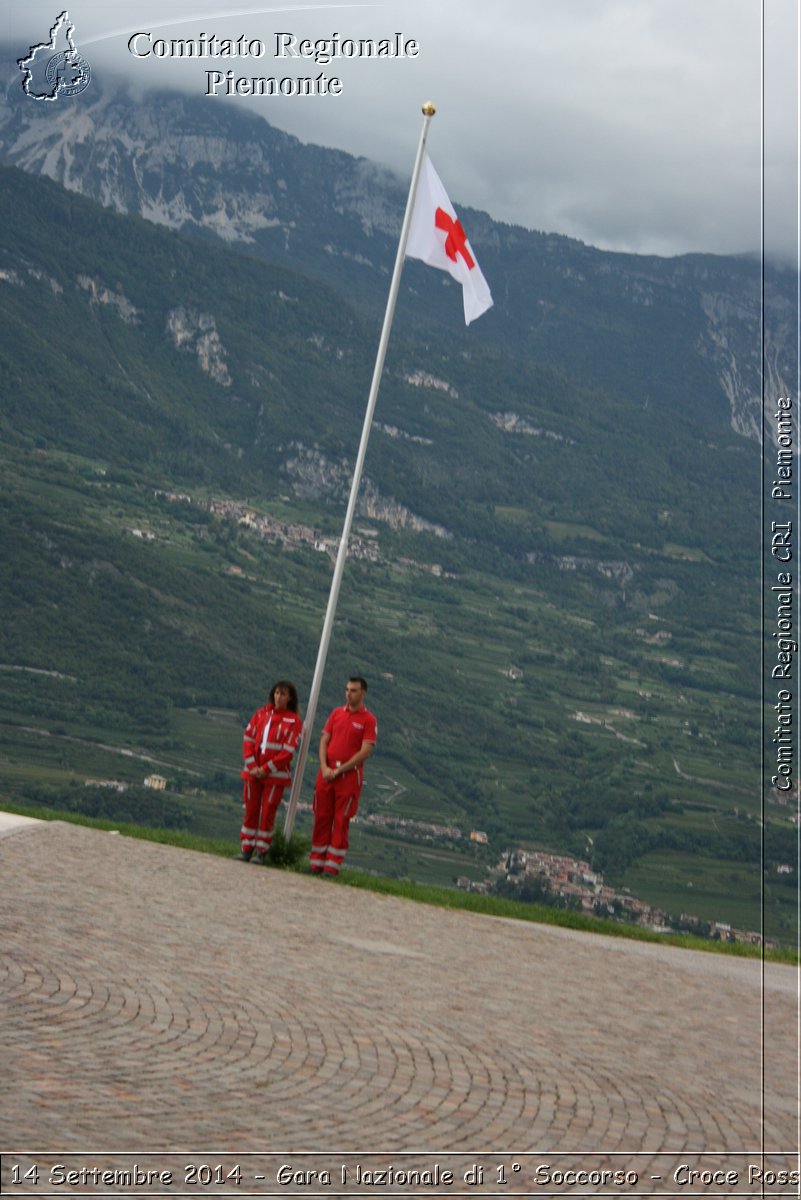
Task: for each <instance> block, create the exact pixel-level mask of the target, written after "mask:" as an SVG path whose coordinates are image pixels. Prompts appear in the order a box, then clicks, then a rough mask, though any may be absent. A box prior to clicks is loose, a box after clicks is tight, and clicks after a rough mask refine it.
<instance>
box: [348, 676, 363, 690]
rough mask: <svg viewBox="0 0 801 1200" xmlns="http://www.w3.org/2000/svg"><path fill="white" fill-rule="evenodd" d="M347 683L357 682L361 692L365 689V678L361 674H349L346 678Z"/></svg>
mask: <svg viewBox="0 0 801 1200" xmlns="http://www.w3.org/2000/svg"><path fill="white" fill-rule="evenodd" d="M348 683H358V685H359V687H360V688H361V689H362V691H363V692H366V691H367V680H366V679H365V678H364V676H363V675H351V676H350V678H349V679H348Z"/></svg>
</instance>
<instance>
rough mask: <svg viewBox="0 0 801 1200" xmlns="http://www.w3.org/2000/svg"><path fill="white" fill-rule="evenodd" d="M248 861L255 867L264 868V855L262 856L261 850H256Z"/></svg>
mask: <svg viewBox="0 0 801 1200" xmlns="http://www.w3.org/2000/svg"><path fill="white" fill-rule="evenodd" d="M250 861H251V862H252V863H255V864H256V866H257V867H263V866H264V855H263V854H262V852H261V850H256V851H255V853H254V854H253V855H252V856H251V859H250Z"/></svg>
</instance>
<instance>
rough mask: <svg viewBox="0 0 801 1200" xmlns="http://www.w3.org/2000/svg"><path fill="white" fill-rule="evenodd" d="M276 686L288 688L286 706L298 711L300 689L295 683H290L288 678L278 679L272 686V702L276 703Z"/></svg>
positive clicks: (292, 710)
mask: <svg viewBox="0 0 801 1200" xmlns="http://www.w3.org/2000/svg"><path fill="white" fill-rule="evenodd" d="M276 688H286V690H287V691H288V692H289V699H288V700H287V705H286V706H287V708H288V709H289V711H290V712H293V713H296V712H297V711H298V689H297V688H296V687H295V685H294V683H290V681H289V680H288V679H278V680H276V682H275V683H274V684H273V686H272V687H271V688H270V692H269V695H270V704H275V689H276Z"/></svg>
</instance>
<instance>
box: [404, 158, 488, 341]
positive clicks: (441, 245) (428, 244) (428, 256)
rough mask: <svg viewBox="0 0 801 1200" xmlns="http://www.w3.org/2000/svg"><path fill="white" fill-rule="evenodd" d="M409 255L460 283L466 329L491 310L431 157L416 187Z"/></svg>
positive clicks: (481, 279)
mask: <svg viewBox="0 0 801 1200" xmlns="http://www.w3.org/2000/svg"><path fill="white" fill-rule="evenodd" d="M406 254H407V256H408V257H409V258H421V259H422V260H423V262H424V263H428V265H429V266H430V267H439V269H440V270H441V271H447V272H448V274H449V275H452V276H453V278H454V279H456V280H458V282H459V283H461V285H462V297H463V299H464V321H465V325H469V324H470V322H471V321H475V319H476V317H480V316H481V314H482V313H483V312H486V311H487V309H488V308H490V307H491V306H492V295H491V293H490V290H489V287H488V286H487V281H486V279H485V278H484V276H483V275H482V274H481V271H480V270H479V266H478V263H477V262H476V256H475V254H473V251H472V249H471V247H470V243H469V242H468V240H467V237H466V235H465V232H464V230H463V229H462V226H461V223H460V221H459V218H458V217H457V216H456V212H455V210H454V207H453V205H452V204H451V202H450V200H449V199H448V193H447V192H446V191H445V188H444V187H443V186H442V181H441V180H440V177H439V175H437V172H436V171H435V170H434V168H433V167H432V165H431V162H430V160H429V157H428V155H426V156H425V158H424V159H423V165H422V169H421V171H420V179H419V182H418V184H417V195H416V196H415V200H414V211H413V212H412V220H411V225H410V227H409V239H408V241H407V243H406Z"/></svg>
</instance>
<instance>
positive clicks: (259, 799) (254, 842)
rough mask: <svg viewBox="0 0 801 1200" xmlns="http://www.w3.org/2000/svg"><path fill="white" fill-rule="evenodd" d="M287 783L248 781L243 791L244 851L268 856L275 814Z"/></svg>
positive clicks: (240, 832) (242, 845)
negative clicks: (259, 852) (258, 851)
mask: <svg viewBox="0 0 801 1200" xmlns="http://www.w3.org/2000/svg"><path fill="white" fill-rule="evenodd" d="M285 787H286V783H285V782H284V781H283V780H281V782H280V783H273V782H272V781H271V780H269V779H250V778H249V779H246V780H245V784H244V789H243V800H244V803H245V816H244V818H243V820H242V828H241V829H240V831H239V842H240V845H241V847H242V849H243V850H260V851H261V853H262V854H266V853H267V851H268V850H269V849H270V843H271V842H272V840H273V826H274V825H275V814H276V813H277V812H278V806H279V804H280V803H281V797H282V796H283V794H284V788H285Z"/></svg>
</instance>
